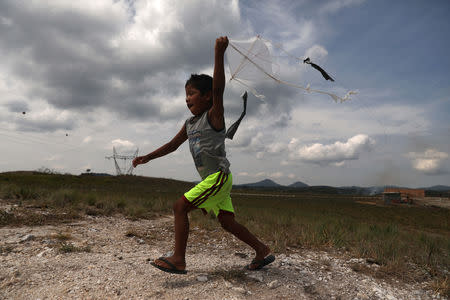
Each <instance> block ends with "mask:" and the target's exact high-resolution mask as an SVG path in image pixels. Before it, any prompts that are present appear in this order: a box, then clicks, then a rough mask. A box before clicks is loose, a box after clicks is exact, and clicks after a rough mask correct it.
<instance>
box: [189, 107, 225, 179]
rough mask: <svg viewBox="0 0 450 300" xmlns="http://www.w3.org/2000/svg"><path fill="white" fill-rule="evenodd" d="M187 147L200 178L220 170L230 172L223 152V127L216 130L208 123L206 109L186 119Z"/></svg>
mask: <svg viewBox="0 0 450 300" xmlns="http://www.w3.org/2000/svg"><path fill="white" fill-rule="evenodd" d="M185 126H186V132H187V136H188V139H189V149H190V150H191V154H192V158H194V163H195V167H196V168H197V171H198V173H199V174H200V177H201V178H202V179H205V178H206V177H208V176H209V175H211V174H214V173H216V172H219V171H222V172H225V173H226V174H228V173H230V169H229V167H230V163H229V161H228V159H227V157H226V153H225V128H223V129H222V130H220V131H216V130H215V129H214V128H212V126H211V125H210V124H209V120H208V111H205V112H204V113H203V114H202V115H201V116H194V117H191V118H189V119H187V120H186V123H185Z"/></svg>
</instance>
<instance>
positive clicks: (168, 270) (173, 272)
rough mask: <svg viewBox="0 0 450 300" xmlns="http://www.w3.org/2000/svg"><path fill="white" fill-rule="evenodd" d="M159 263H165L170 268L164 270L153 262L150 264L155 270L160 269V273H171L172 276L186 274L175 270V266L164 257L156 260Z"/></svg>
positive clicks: (184, 271) (183, 271)
mask: <svg viewBox="0 0 450 300" xmlns="http://www.w3.org/2000/svg"><path fill="white" fill-rule="evenodd" d="M158 259H159V260H160V261H162V262H164V263H166V264H167V265H168V266H169V267H170V268H166V267H163V266H160V265H158V264H156V263H155V262H154V261H152V262H151V263H150V264H151V265H152V266H154V267H155V268H158V269H160V270H161V271H164V272H167V273H172V274H186V273H187V271H186V270H179V269H177V267H175V265H174V264H173V263H171V262H170V261H168V260H167V259H166V258H165V257H160V258H158Z"/></svg>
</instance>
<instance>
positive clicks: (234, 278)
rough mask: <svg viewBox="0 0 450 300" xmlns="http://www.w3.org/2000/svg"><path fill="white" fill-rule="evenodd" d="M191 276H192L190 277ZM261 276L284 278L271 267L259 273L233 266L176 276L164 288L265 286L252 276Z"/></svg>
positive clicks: (165, 283) (168, 279)
mask: <svg viewBox="0 0 450 300" xmlns="http://www.w3.org/2000/svg"><path fill="white" fill-rule="evenodd" d="M189 274H190V276H189ZM252 274H253V275H261V276H264V277H267V276H270V278H271V280H274V279H280V278H281V277H282V274H281V272H279V270H278V267H276V266H271V267H270V269H267V268H265V269H262V270H258V271H249V270H247V269H245V267H243V266H241V265H239V266H233V267H231V268H229V269H218V270H214V271H211V270H195V271H191V272H189V273H188V277H186V275H174V276H170V277H169V278H167V279H166V280H165V282H164V284H163V287H164V288H167V289H178V288H184V287H189V286H196V285H202V284H205V282H206V283H213V282H223V281H228V282H230V283H232V284H233V285H234V284H250V283H253V284H254V283H259V284H263V285H265V284H266V283H267V282H264V281H262V282H257V281H255V279H254V278H252V277H251V276H250V275H252ZM199 276H205V277H206V278H207V279H206V281H201V280H199V279H198V277H199Z"/></svg>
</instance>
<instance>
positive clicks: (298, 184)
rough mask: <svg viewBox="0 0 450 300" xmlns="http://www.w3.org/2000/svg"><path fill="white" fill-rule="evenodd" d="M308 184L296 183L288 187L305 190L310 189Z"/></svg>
mask: <svg viewBox="0 0 450 300" xmlns="http://www.w3.org/2000/svg"><path fill="white" fill-rule="evenodd" d="M308 186H309V185H307V184H306V183H303V182H301V181H297V182H294V183H293V184H290V185H288V187H290V188H305V187H308Z"/></svg>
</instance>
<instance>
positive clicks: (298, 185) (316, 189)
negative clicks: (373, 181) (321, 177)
mask: <svg viewBox="0 0 450 300" xmlns="http://www.w3.org/2000/svg"><path fill="white" fill-rule="evenodd" d="M386 187H397V186H370V187H359V186H341V187H332V186H323V185H317V186H309V185H307V184H306V183H303V182H301V181H297V182H294V183H292V184H290V185H281V184H278V183H276V182H274V181H273V180H270V179H264V180H261V181H258V182H254V183H245V184H238V185H234V188H243V189H248V188H251V189H276V190H292V189H295V190H299V191H302V192H311V193H325V194H351V195H362V196H372V195H377V194H381V193H383V191H384V189H385V188H386ZM397 188H406V189H407V188H408V187H397ZM421 189H424V190H426V191H427V196H440V197H447V196H446V195H447V194H448V193H450V187H449V186H445V185H435V186H431V187H425V188H421Z"/></svg>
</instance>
